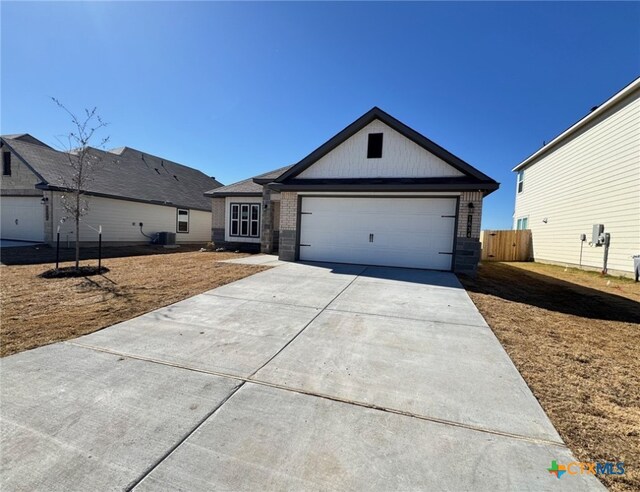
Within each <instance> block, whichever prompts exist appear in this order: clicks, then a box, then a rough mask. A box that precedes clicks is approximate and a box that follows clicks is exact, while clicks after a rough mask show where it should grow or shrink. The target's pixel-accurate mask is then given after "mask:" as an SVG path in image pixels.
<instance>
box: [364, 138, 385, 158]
mask: <svg viewBox="0 0 640 492" xmlns="http://www.w3.org/2000/svg"><path fill="white" fill-rule="evenodd" d="M367 138H368V140H367V159H381V158H382V148H383V145H384V133H369V135H368V137H367Z"/></svg>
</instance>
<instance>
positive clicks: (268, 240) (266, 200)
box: [260, 186, 274, 254]
mask: <svg viewBox="0 0 640 492" xmlns="http://www.w3.org/2000/svg"><path fill="white" fill-rule="evenodd" d="M273 209H274V203H273V202H272V201H271V190H270V189H269V188H267V187H266V186H265V187H263V188H262V221H261V222H262V224H261V230H260V252H261V253H267V254H271V253H273V230H274V227H273V216H274V214H273Z"/></svg>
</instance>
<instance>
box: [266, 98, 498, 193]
mask: <svg viewBox="0 0 640 492" xmlns="http://www.w3.org/2000/svg"><path fill="white" fill-rule="evenodd" d="M374 120H380V121H382V122H383V123H384V124H385V125H387V126H389V127H391V128H393V129H394V130H395V131H397V132H398V133H400V134H401V135H403V136H405V137H406V138H408V139H409V140H412V141H413V142H415V143H416V144H417V145H419V146H420V147H422V148H424V149H425V150H427V151H429V152H431V153H432V154H433V155H435V156H437V157H439V158H440V159H442V160H443V161H445V162H446V163H447V164H449V165H450V166H452V167H454V168H455V169H457V170H458V171H460V172H461V173H463V174H464V175H466V176H468V177H470V178H472V179H474V180H475V181H477V182H478V183H483V184H488V185H489V186H490V187H494V186H495V187H496V188H497V184H498V183H496V182H495V181H494V180H493V179H491V178H490V177H489V176H487V175H486V174H484V173H482V172H480V171H479V170H478V169H476V168H475V167H473V166H471V165H470V164H468V163H466V162H465V161H463V160H462V159H460V158H459V157H457V156H455V155H453V154H452V153H451V152H449V151H448V150H446V149H444V148H442V147H440V146H439V145H438V144H436V143H435V142H433V141H431V140H429V139H428V138H427V137H425V136H424V135H422V134H420V133H418V132H417V131H415V130H414V129H412V128H410V127H408V126H407V125H405V124H404V123H402V122H401V121H399V120H397V119H396V118H394V117H393V116H391V115H390V114H389V113H386V112H384V111H382V110H381V109H380V108H378V107H376V106H374V107H373V108H372V109H370V110H369V111H367V112H366V113H365V114H363V115H362V116H361V117H360V118H358V119H357V120H356V121H354V122H353V123H351V124H350V125H349V126H347V127H346V128H344V129H343V130H342V131H340V132H339V133H338V134H336V135H334V136H333V137H332V138H330V139H329V140H328V141H326V142H325V143H324V144H322V145H321V146H320V147H318V148H317V149H316V150H314V151H313V152H311V154H309V155H308V156H306V157H305V158H304V159H302V160H301V161H300V162H298V163H297V164H296V165H295V166H291V168H290V169H289V170H288V171H287V172H285V173H283V174H281V175H280V176H279V177H278V178H277V179H274V181H275V182H276V183H286V182H287V181H289V180H291V179H292V178H295V177H296V176H297V175H298V174H300V173H301V172H302V171H304V170H305V169H307V168H308V167H310V166H311V165H313V164H314V163H315V162H316V161H317V160H318V159H320V158H321V157H323V156H324V155H326V154H328V153H329V152H331V151H332V150H333V149H335V148H336V147H337V146H338V145H340V144H341V143H343V142H345V141H346V140H347V139H349V138H350V137H352V136H353V135H355V134H356V133H357V132H359V131H360V130H361V129H363V128H364V127H365V126H367V125H368V124H369V123H371V122H372V121H374Z"/></svg>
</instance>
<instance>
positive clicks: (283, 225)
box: [279, 191, 298, 261]
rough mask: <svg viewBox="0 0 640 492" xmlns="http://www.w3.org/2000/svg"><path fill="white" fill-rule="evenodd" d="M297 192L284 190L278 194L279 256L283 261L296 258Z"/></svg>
mask: <svg viewBox="0 0 640 492" xmlns="http://www.w3.org/2000/svg"><path fill="white" fill-rule="evenodd" d="M297 229H298V194H297V193H295V192H291V191H284V192H282V193H281V194H280V247H279V256H280V259H281V260H284V261H294V260H295V259H296V250H297V245H296V239H297V236H298V230H297Z"/></svg>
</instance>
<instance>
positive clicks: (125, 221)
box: [52, 193, 211, 243]
mask: <svg viewBox="0 0 640 492" xmlns="http://www.w3.org/2000/svg"><path fill="white" fill-rule="evenodd" d="M53 195H54V204H55V205H54V207H53V214H54V216H53V217H52V219H53V223H54V234H55V228H56V226H57V224H60V219H61V218H62V217H63V216H64V215H65V212H64V210H63V208H62V205H61V203H60V197H61V195H62V194H61V193H54V194H53ZM85 198H86V199H87V200H88V203H89V212H88V213H87V215H85V216H84V217H83V218H82V222H81V223H80V240H81V241H91V242H93V241H97V240H98V233H97V232H96V231H95V230H94V229H93V228H95V229H98V227H99V226H100V225H101V226H102V240H103V241H105V242H134V243H144V242H147V241H148V239H147V238H145V237H144V236H143V235H142V234H141V232H140V226H139V225H138V224H139V223H140V222H142V223H143V224H144V226H143V228H142V230H143V231H144V232H145V234H147V235H149V236H153V235H154V234H155V233H156V232H163V231H168V232H176V216H177V208H176V207H166V206H162V205H153V204H150V203H140V202H132V201H127V200H116V199H112V198H102V197H95V196H86V197H85ZM67 239H68V240H69V241H73V240H74V225H73V221H72V220H71V219H69V220H67V221H66V222H65V223H64V224H62V225H61V227H60V240H61V241H63V242H66V241H67ZM210 240H211V212H205V211H202V210H190V211H189V232H188V233H177V234H176V242H178V243H184V242H207V241H210Z"/></svg>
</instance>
